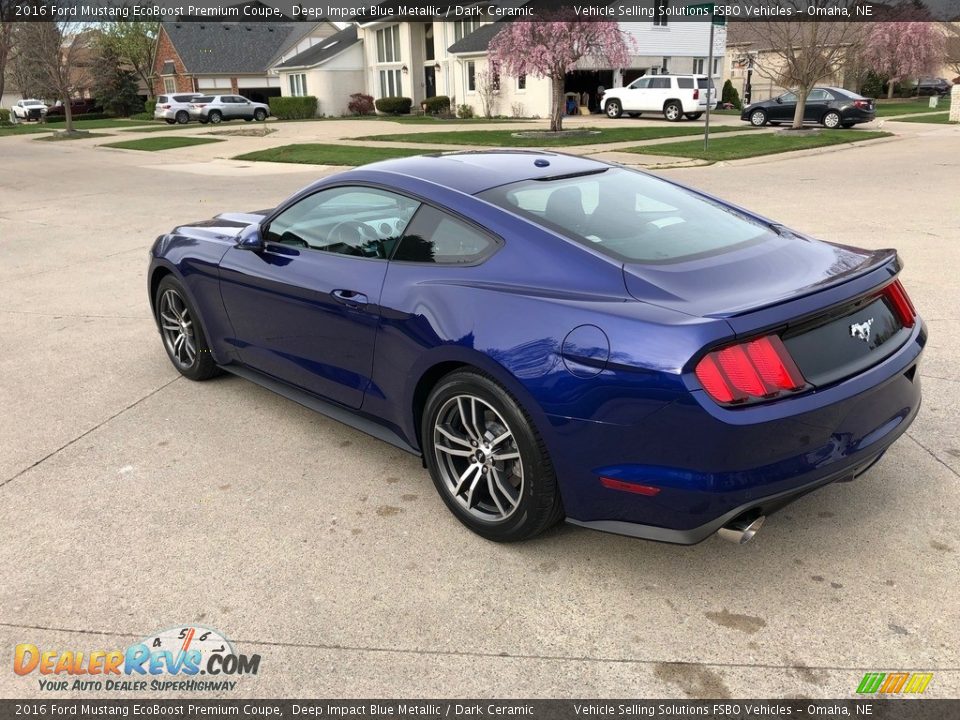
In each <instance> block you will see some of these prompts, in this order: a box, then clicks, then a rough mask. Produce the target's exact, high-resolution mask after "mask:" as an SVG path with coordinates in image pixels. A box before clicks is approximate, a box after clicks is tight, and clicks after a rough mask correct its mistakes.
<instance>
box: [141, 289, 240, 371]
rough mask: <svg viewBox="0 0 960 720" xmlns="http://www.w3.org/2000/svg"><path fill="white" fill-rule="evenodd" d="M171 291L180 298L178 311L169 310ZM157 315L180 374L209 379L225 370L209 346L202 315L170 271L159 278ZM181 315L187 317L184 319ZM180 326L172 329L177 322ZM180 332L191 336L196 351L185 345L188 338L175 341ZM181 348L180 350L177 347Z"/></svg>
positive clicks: (167, 347) (172, 359)
mask: <svg viewBox="0 0 960 720" xmlns="http://www.w3.org/2000/svg"><path fill="white" fill-rule="evenodd" d="M170 294H172V295H173V296H174V297H176V298H177V302H178V303H179V305H177V307H179V308H182V311H183V313H182V314H180V315H178V314H177V313H176V312H174V313H172V314H168V312H167V309H168V307H169V306H168V304H167V303H168V302H169V301H168V299H167V298H168V297H169V296H170ZM153 307H154V317H155V318H156V321H157V327H158V329H159V330H160V338H161V340H162V341H163V347H164V349H165V350H166V351H167V357H168V358H170V362H171V363H172V364H173V366H174V367H175V368H176V369H177V372H179V373H180V374H181V375H183V376H184V377H186V378H190V379H191V380H209V379H210V378H212V377H215V376H217V375H219V374H220V373H222V372H223V371H222V370H221V369H220V368H219V367H218V366H217V363H216V362H214V359H213V356H212V355H211V354H210V346H209V345H207V336H206V334H205V333H204V331H203V325H202V324H201V322H200V316H199V315H198V314H197V311H196V310H195V309H194V307H193V304H192V303H191V302H190V299H189V298H188V297H187V293H186V292H185V291H184V289H183V285H181V284H180V282H179V281H177V280H176V278H174V277H173V276H172V275H167V276H166V277H165V278H163V280H161V281H160V285H159V286H158V287H157V294H156V297H154V299H153ZM180 318H186V320H185V321H182V320H180ZM183 322H189V335H187V332H186V331H184V330H180V329H179V328H183V327H184V326H183V324H182V323H183ZM178 325H179V328H178V330H173V329H172V328H174V327H175V326H178ZM177 332H180V334H181V335H186V336H188V337H190V338H191V339H192V343H193V355H192V357H191V355H190V353H189V352H188V347H189V346H186V341H184V343H181V344H180V345H176V343H175V341H174V340H173V336H174V335H175V334H176V333H177ZM178 348H179V350H178Z"/></svg>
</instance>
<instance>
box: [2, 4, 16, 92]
mask: <svg viewBox="0 0 960 720" xmlns="http://www.w3.org/2000/svg"><path fill="white" fill-rule="evenodd" d="M16 4H17V3H16V2H15V1H14V0H0V97H3V91H4V89H5V87H6V79H7V60H8V59H9V58H10V53H11V51H12V49H13V17H14V15H13V14H14V12H15V7H16Z"/></svg>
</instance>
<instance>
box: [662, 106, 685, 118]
mask: <svg viewBox="0 0 960 720" xmlns="http://www.w3.org/2000/svg"><path fill="white" fill-rule="evenodd" d="M680 112H681V111H680V108H679V107H677V106H676V105H674V104H672V103H671V104H670V105H667V107H666V108H664V111H663V114H664V115H665V116H666V118H667V120H679V119H680Z"/></svg>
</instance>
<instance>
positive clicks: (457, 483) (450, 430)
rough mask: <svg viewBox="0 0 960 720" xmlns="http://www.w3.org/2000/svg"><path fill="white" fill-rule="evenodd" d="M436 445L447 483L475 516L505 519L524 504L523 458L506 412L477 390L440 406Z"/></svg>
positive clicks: (434, 433)
mask: <svg viewBox="0 0 960 720" xmlns="http://www.w3.org/2000/svg"><path fill="white" fill-rule="evenodd" d="M433 446H434V453H435V456H436V460H437V466H438V468H439V470H440V475H441V477H442V479H443V487H444V489H445V490H446V491H447V493H449V495H450V497H451V498H453V500H454V501H455V502H456V503H458V504H459V505H460V506H461V507H462V508H463V509H464V510H466V511H467V512H468V513H469V514H470V515H472V516H473V517H475V518H477V519H479V520H483V521H486V522H502V521H504V520H506V519H507V518H509V517H510V516H511V515H513V513H514V512H515V511H516V509H517V507H519V505H520V500H521V498H522V496H523V489H524V488H523V482H524V480H523V461H522V460H521V458H520V449H519V447H518V446H517V441H516V438H515V437H514V434H513V431H512V430H511V429H510V427H509V426H508V425H507V423H506V421H505V420H504V419H503V416H502V415H501V414H500V413H499V412H497V411H496V410H495V409H494V408H493V407H492V406H491V405H490V404H489V403H487V402H486V401H484V400H482V399H481V398H479V397H476V396H475V395H456V396H454V397H452V398H450V399H449V400H447V402H446V403H444V405H443V407H441V408H440V411H439V412H438V413H437V416H436V420H435V422H434V427H433Z"/></svg>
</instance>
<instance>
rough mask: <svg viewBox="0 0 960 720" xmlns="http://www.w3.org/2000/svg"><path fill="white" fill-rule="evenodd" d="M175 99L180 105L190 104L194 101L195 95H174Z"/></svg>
mask: <svg viewBox="0 0 960 720" xmlns="http://www.w3.org/2000/svg"><path fill="white" fill-rule="evenodd" d="M173 99H174V100H176V101H177V102H179V103H184V102H190V101H191V100H193V95H174V96H173ZM164 102H166V101H164Z"/></svg>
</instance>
